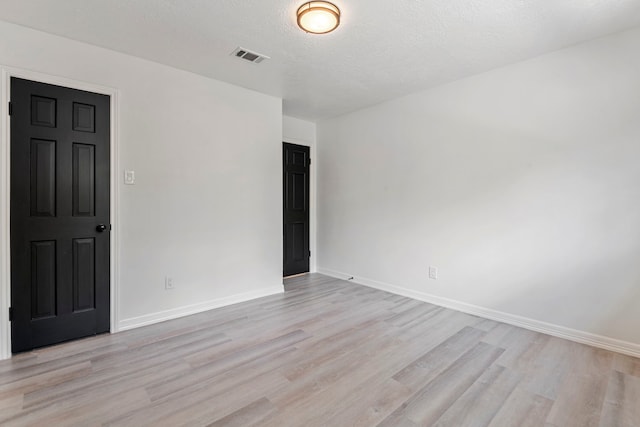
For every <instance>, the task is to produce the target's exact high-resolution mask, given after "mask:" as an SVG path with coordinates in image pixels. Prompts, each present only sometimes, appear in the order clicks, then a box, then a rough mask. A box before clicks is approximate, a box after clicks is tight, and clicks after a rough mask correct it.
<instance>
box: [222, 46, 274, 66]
mask: <svg viewBox="0 0 640 427" xmlns="http://www.w3.org/2000/svg"><path fill="white" fill-rule="evenodd" d="M231 55H232V56H235V57H236V58H240V59H244V60H245V61H249V62H253V63H254V64H259V63H261V62H262V61H264V60H265V59H271V58H269V57H268V56H267V55H263V54H261V53H258V52H253V51H251V50H249V49H245V48H243V47H238V48H236V49H235V50H234V51H233V52H231Z"/></svg>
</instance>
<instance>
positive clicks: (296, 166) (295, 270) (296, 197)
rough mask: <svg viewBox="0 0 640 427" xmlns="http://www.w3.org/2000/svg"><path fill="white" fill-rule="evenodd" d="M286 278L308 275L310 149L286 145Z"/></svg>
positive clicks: (284, 179)
mask: <svg viewBox="0 0 640 427" xmlns="http://www.w3.org/2000/svg"><path fill="white" fill-rule="evenodd" d="M282 161H283V201H284V206H283V210H284V224H283V233H284V268H283V274H284V276H290V275H293V274H299V273H306V272H308V271H309V256H310V253H309V168H310V164H311V161H310V159H309V147H305V146H302V145H295V144H288V143H283V152H282Z"/></svg>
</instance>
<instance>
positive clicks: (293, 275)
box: [283, 271, 309, 279]
mask: <svg viewBox="0 0 640 427" xmlns="http://www.w3.org/2000/svg"><path fill="white" fill-rule="evenodd" d="M307 274H309V272H308V271H307V272H306V273H298V274H292V275H291V276H284V277H283V279H293V278H294V277H301V276H306V275H307Z"/></svg>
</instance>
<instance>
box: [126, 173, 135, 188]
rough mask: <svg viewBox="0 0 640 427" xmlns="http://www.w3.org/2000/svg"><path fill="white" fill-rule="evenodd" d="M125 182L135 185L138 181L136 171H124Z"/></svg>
mask: <svg viewBox="0 0 640 427" xmlns="http://www.w3.org/2000/svg"><path fill="white" fill-rule="evenodd" d="M124 183H125V184H126V185H133V184H135V183H136V173H135V172H134V171H124Z"/></svg>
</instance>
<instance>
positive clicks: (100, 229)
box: [96, 224, 107, 233]
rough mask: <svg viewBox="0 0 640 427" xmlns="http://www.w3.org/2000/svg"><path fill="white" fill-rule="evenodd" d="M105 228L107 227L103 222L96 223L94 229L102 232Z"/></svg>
mask: <svg viewBox="0 0 640 427" xmlns="http://www.w3.org/2000/svg"><path fill="white" fill-rule="evenodd" d="M106 229H107V226H106V225H104V224H98V225H97V226H96V231H97V232H98V233H102V232H103V231H104V230H106Z"/></svg>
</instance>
